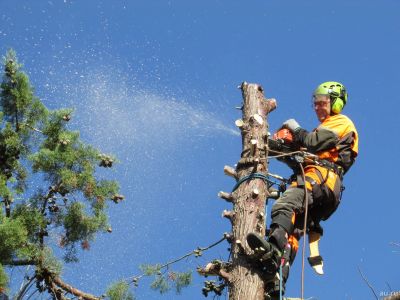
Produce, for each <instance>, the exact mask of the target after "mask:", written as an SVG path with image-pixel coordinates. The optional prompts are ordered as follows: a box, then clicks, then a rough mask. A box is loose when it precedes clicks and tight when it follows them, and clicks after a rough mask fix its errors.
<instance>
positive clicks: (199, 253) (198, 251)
mask: <svg viewBox="0 0 400 300" xmlns="http://www.w3.org/2000/svg"><path fill="white" fill-rule="evenodd" d="M229 236H230V235H229V234H228V233H225V234H224V236H223V237H222V238H221V239H220V240H218V241H216V242H215V243H213V244H211V245H209V246H207V247H203V248H202V247H198V248H196V249H195V250H193V251H191V252H189V253H187V254H185V255H183V256H181V257H179V258H177V259H174V260H172V261H169V262H167V263H165V264H163V265H161V266H159V267H158V269H159V270H162V269H166V268H168V267H169V266H170V265H173V264H175V263H177V262H180V261H181V260H184V259H185V258H188V257H190V256H193V255H194V256H195V257H200V256H202V255H203V252H204V251H207V250H209V249H211V248H213V247H215V246H217V245H218V244H220V243H222V242H223V241H224V240H226V239H228V238H229ZM144 276H148V275H147V274H145V273H142V274H140V275H137V276H133V277H131V278H128V279H125V280H126V281H128V280H129V281H130V282H132V283H135V284H137V282H138V281H139V279H141V278H142V277H144Z"/></svg>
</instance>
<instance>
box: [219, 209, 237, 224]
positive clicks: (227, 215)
mask: <svg viewBox="0 0 400 300" xmlns="http://www.w3.org/2000/svg"><path fill="white" fill-rule="evenodd" d="M222 217H223V218H227V219H228V220H229V221H231V222H233V219H234V218H235V213H234V212H233V211H231V210H226V209H224V211H223V212H222Z"/></svg>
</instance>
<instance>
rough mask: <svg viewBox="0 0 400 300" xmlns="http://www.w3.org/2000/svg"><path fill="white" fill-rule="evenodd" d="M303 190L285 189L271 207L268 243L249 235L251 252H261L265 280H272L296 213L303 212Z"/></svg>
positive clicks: (295, 188)
mask: <svg viewBox="0 0 400 300" xmlns="http://www.w3.org/2000/svg"><path fill="white" fill-rule="evenodd" d="M303 202H304V190H303V189H302V188H298V187H294V188H289V189H287V190H286V191H285V192H284V193H283V194H282V196H281V197H280V198H279V199H278V200H277V201H276V202H275V204H274V206H273V207H272V211H271V215H272V223H271V230H270V233H269V237H268V241H266V240H264V238H263V237H260V236H259V235H257V234H254V233H250V234H249V235H248V236H247V243H248V244H249V246H250V248H252V249H253V250H256V249H258V250H260V249H261V250H262V252H264V255H262V257H261V261H262V264H263V266H264V268H263V272H264V274H265V277H266V279H272V278H273V277H274V276H275V274H276V272H277V271H278V268H279V266H280V263H281V257H282V255H283V254H284V252H285V249H286V246H287V244H288V237H289V236H290V235H292V233H293V230H294V222H295V215H296V213H299V212H302V211H303Z"/></svg>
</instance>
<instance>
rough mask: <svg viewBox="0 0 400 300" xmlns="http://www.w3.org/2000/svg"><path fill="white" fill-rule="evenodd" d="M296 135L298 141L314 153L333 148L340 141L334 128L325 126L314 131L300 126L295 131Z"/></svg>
mask: <svg viewBox="0 0 400 300" xmlns="http://www.w3.org/2000/svg"><path fill="white" fill-rule="evenodd" d="M294 136H295V139H296V142H298V143H299V144H300V145H302V146H303V147H305V148H307V150H308V151H310V152H312V153H317V152H319V151H323V150H328V149H332V148H334V147H335V146H336V144H337V143H338V142H339V137H338V135H337V134H336V133H335V132H334V131H333V130H331V129H329V128H324V127H319V128H317V129H316V130H315V131H312V132H308V131H307V130H305V129H303V128H301V127H299V128H298V129H297V130H296V131H295V132H294Z"/></svg>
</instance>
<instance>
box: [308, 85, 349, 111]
mask: <svg viewBox="0 0 400 300" xmlns="http://www.w3.org/2000/svg"><path fill="white" fill-rule="evenodd" d="M316 95H327V96H329V98H330V99H331V113H332V114H338V113H340V112H341V111H342V109H343V107H344V106H345V105H346V103H347V92H346V88H345V87H344V85H343V84H341V83H339V82H336V81H327V82H324V83H321V84H320V85H319V86H318V87H317V88H316V89H315V91H314V93H313V98H314V96H316Z"/></svg>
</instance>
